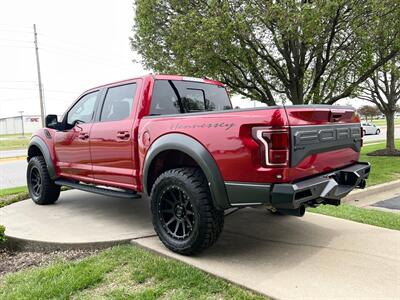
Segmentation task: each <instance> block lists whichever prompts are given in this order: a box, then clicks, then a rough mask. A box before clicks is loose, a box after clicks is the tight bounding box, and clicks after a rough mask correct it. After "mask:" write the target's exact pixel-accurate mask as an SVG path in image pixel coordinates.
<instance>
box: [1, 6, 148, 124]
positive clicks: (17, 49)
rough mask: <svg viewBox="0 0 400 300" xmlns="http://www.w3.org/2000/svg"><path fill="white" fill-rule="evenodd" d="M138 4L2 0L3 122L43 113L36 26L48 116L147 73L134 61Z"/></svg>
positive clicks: (60, 112) (135, 56)
mask: <svg viewBox="0 0 400 300" xmlns="http://www.w3.org/2000/svg"><path fill="white" fill-rule="evenodd" d="M132 3H133V1H126V0H118V1H99V0H97V1H91V0H85V1H75V0H70V1H48V0H35V1H21V0H13V1H10V0H9V1H5V0H3V1H1V2H0V117H5V116H13V115H19V113H18V111H21V110H23V111H24V115H25V114H40V104H39V92H38V84H37V69H36V58H35V50H34V44H33V39H34V38H33V37H34V35H33V24H34V23H36V27H37V32H38V45H39V57H40V64H41V72H42V82H43V88H44V95H45V104H46V113H55V114H62V113H63V112H64V111H65V110H66V108H67V107H68V106H69V105H70V104H71V103H72V102H73V101H74V100H75V99H76V98H77V97H78V96H79V94H80V93H82V92H83V91H84V90H86V89H89V88H91V87H94V86H97V85H101V84H105V83H108V82H112V81H117V80H121V79H127V78H131V77H134V76H136V75H141V74H146V73H149V71H146V70H144V69H143V68H142V66H141V65H140V64H137V63H133V62H132V60H134V59H138V56H137V55H136V54H135V53H134V52H133V51H132V50H131V48H130V43H129V37H130V36H131V35H132V26H133V17H134V9H133V4H132Z"/></svg>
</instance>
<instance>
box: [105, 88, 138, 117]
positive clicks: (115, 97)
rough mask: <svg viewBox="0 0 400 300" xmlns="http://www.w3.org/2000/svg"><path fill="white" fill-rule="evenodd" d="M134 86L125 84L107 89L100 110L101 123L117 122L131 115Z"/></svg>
mask: <svg viewBox="0 0 400 300" xmlns="http://www.w3.org/2000/svg"><path fill="white" fill-rule="evenodd" d="M135 93H136V84H135V83H131V84H126V85H121V86H116V87H112V88H109V89H108V90H107V94H106V98H105V100H104V104H103V109H102V110H101V117H100V121H101V122H108V121H119V120H124V119H126V118H128V117H129V116H130V115H131V111H132V104H133V99H134V97H135Z"/></svg>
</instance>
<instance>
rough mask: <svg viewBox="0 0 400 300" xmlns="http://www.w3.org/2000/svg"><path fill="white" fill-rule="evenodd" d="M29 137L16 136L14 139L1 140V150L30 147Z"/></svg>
mask: <svg viewBox="0 0 400 300" xmlns="http://www.w3.org/2000/svg"><path fill="white" fill-rule="evenodd" d="M28 143H29V137H26V138H15V139H12V140H0V150H15V149H26V148H27V147H28Z"/></svg>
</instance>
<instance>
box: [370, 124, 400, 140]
mask: <svg viewBox="0 0 400 300" xmlns="http://www.w3.org/2000/svg"><path fill="white" fill-rule="evenodd" d="M380 130H381V133H380V134H378V135H375V134H373V135H371V134H369V135H366V136H364V142H375V141H381V140H385V139H386V128H385V127H380ZM395 138H396V139H400V126H397V127H396V128H395Z"/></svg>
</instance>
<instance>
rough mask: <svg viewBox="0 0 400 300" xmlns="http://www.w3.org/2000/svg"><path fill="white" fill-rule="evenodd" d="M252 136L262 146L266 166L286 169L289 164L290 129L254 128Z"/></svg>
mask: <svg viewBox="0 0 400 300" xmlns="http://www.w3.org/2000/svg"><path fill="white" fill-rule="evenodd" d="M252 134H253V138H254V139H255V140H256V141H257V142H258V144H259V145H260V149H261V157H262V158H263V161H262V163H263V165H264V166H268V167H285V166H287V165H288V164H289V130H288V128H279V129H277V128H268V127H254V128H253V130H252Z"/></svg>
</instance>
